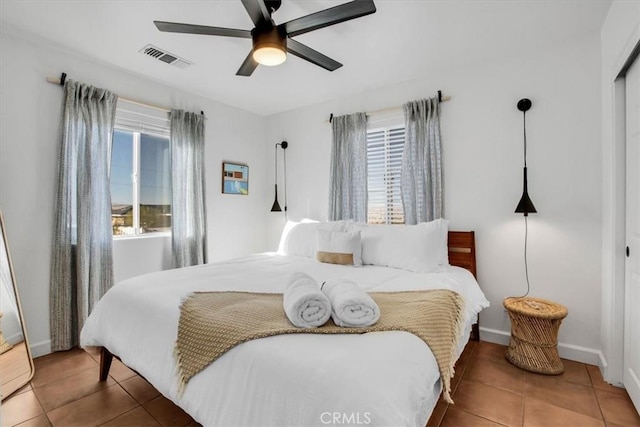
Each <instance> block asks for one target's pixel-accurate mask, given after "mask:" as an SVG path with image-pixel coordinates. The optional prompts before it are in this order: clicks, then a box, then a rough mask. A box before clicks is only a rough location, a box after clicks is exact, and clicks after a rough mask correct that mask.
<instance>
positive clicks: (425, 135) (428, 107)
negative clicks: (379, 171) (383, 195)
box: [401, 97, 444, 224]
mask: <svg viewBox="0 0 640 427" xmlns="http://www.w3.org/2000/svg"><path fill="white" fill-rule="evenodd" d="M403 109H404V119H405V141H404V152H403V159H402V178H401V184H402V205H403V208H404V215H405V224H417V223H419V222H426V221H432V220H434V219H438V218H442V217H443V216H444V196H443V191H444V184H443V179H442V178H443V172H442V144H441V140H440V102H439V101H438V98H435V97H434V98H430V99H422V100H419V101H413V102H408V103H406V104H404V106H403Z"/></svg>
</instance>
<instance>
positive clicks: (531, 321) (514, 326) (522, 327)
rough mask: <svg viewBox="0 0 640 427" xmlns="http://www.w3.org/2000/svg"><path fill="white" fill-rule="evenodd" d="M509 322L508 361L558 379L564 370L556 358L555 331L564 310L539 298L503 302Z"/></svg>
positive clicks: (558, 326) (507, 299)
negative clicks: (555, 376) (556, 376)
mask: <svg viewBox="0 0 640 427" xmlns="http://www.w3.org/2000/svg"><path fill="white" fill-rule="evenodd" d="M503 304H504V307H505V308H506V309H507V311H508V312H509V318H510V319H511V341H510V343H509V348H508V349H507V354H506V357H507V360H508V361H509V362H511V363H512V364H514V365H515V366H517V367H519V368H522V369H525V370H527V371H531V372H535V373H538V374H546V375H559V374H561V373H563V372H564V366H563V365H562V361H561V360H560V356H559V355H558V330H559V329H560V323H562V319H564V318H565V317H567V314H568V312H567V308H566V307H564V306H562V305H560V304H558V303H555V302H553V301H548V300H544V299H540V298H530V297H520V298H514V297H511V298H505V300H504V302H503Z"/></svg>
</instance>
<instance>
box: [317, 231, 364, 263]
mask: <svg viewBox="0 0 640 427" xmlns="http://www.w3.org/2000/svg"><path fill="white" fill-rule="evenodd" d="M316 236H317V243H318V244H317V247H316V249H317V255H316V258H317V260H318V261H320V262H326V263H330V264H342V265H362V246H361V243H360V231H346V232H345V231H327V230H323V229H322V228H320V229H318V231H317V234H316Z"/></svg>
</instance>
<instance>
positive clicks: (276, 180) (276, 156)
mask: <svg viewBox="0 0 640 427" xmlns="http://www.w3.org/2000/svg"><path fill="white" fill-rule="evenodd" d="M274 151H275V153H274V154H275V158H276V170H275V180H274V182H275V183H276V185H278V144H276V149H275V150H274Z"/></svg>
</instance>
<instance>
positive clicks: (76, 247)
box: [49, 80, 118, 351]
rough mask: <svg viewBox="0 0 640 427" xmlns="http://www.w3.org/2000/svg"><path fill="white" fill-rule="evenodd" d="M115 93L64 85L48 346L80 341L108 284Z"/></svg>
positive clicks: (62, 346)
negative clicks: (80, 335) (110, 176)
mask: <svg viewBox="0 0 640 427" xmlns="http://www.w3.org/2000/svg"><path fill="white" fill-rule="evenodd" d="M117 99H118V97H117V96H116V95H115V94H114V93H112V92H109V91H108V90H105V89H98V88H95V87H93V86H88V85H85V84H82V83H78V82H75V81H73V80H67V81H66V83H65V86H64V107H63V113H62V142H61V145H60V154H59V158H58V163H59V166H58V189H57V195H56V214H55V220H54V235H53V253H52V263H51V287H50V316H49V318H50V326H51V350H53V351H59V350H68V349H70V348H72V347H74V346H76V345H78V342H79V334H80V330H81V329H82V326H83V325H84V323H85V321H86V319H87V317H88V316H89V313H91V310H92V309H93V307H94V306H95V304H96V303H97V302H98V300H100V298H101V297H102V295H104V293H105V292H106V291H107V290H108V289H109V288H111V286H112V285H113V253H112V250H113V249H112V246H113V245H112V243H113V236H112V229H111V190H110V186H109V167H110V164H111V138H112V133H113V123H114V119H115V112H116V102H117Z"/></svg>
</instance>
